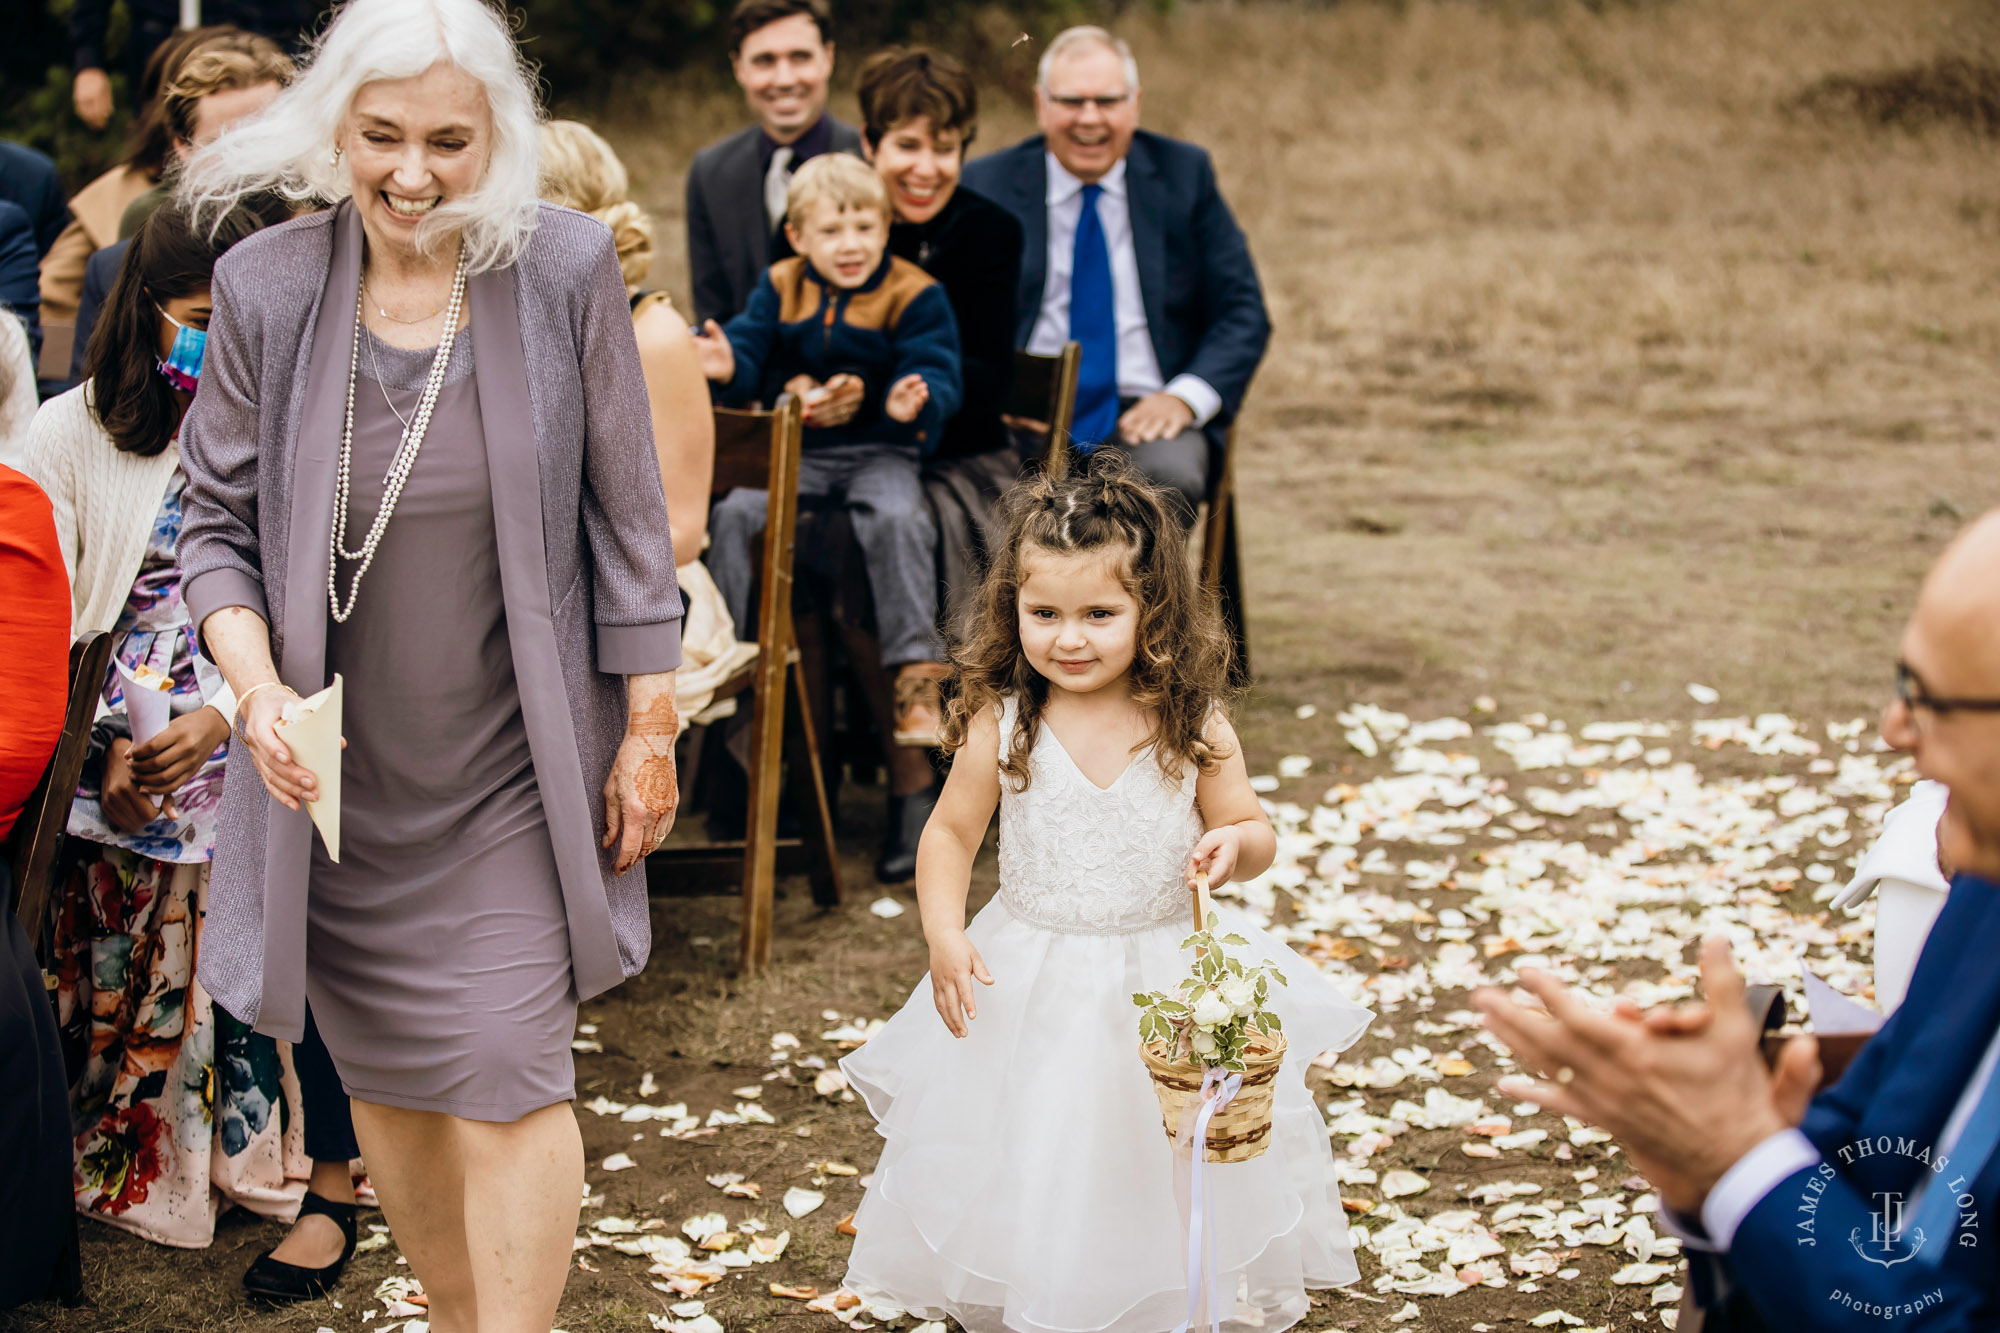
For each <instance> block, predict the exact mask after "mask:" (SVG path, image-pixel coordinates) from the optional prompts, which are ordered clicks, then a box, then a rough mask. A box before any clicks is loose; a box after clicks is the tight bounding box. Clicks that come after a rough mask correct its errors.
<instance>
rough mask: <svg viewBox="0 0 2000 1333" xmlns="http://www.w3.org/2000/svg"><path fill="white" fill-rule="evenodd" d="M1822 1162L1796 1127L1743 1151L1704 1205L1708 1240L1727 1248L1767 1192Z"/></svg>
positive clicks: (1702, 1210) (1717, 1246) (1814, 1149)
mask: <svg viewBox="0 0 2000 1333" xmlns="http://www.w3.org/2000/svg"><path fill="white" fill-rule="evenodd" d="M1819 1161H1820V1156H1819V1149H1817V1148H1815V1147H1813V1144H1812V1140H1811V1139H1809V1138H1807V1137H1806V1136H1805V1135H1803V1134H1801V1133H1800V1132H1799V1131H1798V1130H1796V1129H1786V1130H1780V1131H1779V1132H1778V1133H1776V1134H1773V1135H1772V1136H1771V1137H1770V1138H1768V1139H1765V1140H1764V1141H1763V1142H1762V1143H1760V1144H1758V1145H1757V1146H1756V1147H1754V1148H1752V1149H1751V1150H1750V1151H1749V1152H1747V1153H1744V1154H1743V1156H1742V1157H1740V1158H1739V1159H1737V1162H1736V1165H1734V1166H1732V1167H1730V1168H1729V1169H1728V1170H1727V1171H1725V1172H1723V1173H1722V1179H1720V1180H1718V1181H1716V1182H1715V1188H1714V1189H1712V1190H1710V1191H1709V1192H1708V1198H1707V1200H1706V1201H1705V1202H1703V1204H1702V1205H1701V1223H1702V1227H1703V1229H1704V1230H1706V1231H1707V1232H1708V1239H1709V1243H1710V1244H1712V1245H1713V1246H1714V1247H1715V1248H1716V1249H1718V1250H1727V1249H1728V1248H1729V1244H1730V1242H1731V1241H1733V1240H1735V1239H1736V1228H1738V1227H1740V1226H1742V1225H1743V1219H1744V1218H1746V1217H1748V1216H1749V1215H1750V1210H1751V1209H1753V1208H1755V1207H1756V1206H1757V1205H1758V1204H1759V1203H1761V1202H1763V1199H1764V1196H1765V1195H1766V1194H1769V1193H1770V1192H1771V1191H1772V1190H1773V1189H1776V1188H1777V1187H1778V1185H1780V1184H1781V1183H1783V1182H1784V1181H1785V1180H1787V1179H1789V1178H1790V1177H1792V1176H1793V1175H1796V1174H1797V1173H1798V1172H1800V1171H1802V1170H1808V1169H1810V1168H1812V1167H1815V1166H1817V1165H1819ZM1663 1215H1664V1214H1663Z"/></svg>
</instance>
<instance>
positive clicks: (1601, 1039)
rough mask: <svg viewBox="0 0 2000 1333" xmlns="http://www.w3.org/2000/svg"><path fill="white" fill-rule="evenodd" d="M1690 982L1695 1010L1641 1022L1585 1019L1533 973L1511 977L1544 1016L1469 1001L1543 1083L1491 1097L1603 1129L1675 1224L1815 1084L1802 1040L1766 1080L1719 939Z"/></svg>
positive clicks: (1559, 990)
mask: <svg viewBox="0 0 2000 1333" xmlns="http://www.w3.org/2000/svg"><path fill="white" fill-rule="evenodd" d="M1701 972H1702V989H1703V992H1704V995H1705V1002H1704V1003H1701V1004H1698V1005H1690V1006H1685V1007H1682V1008H1680V1009H1674V1010H1666V1011H1654V1012H1652V1013H1646V1014H1641V1013H1639V1012H1638V1010H1637V1008H1636V1006H1633V1005H1630V1004H1622V1005H1619V1006H1618V1007H1616V1008H1615V1009H1614V1010H1613V1011H1612V1012H1610V1013H1604V1012H1601V1011H1599V1010H1595V1009H1592V1008H1590V1007H1589V1006H1587V1005H1586V1004H1585V1003H1584V1002H1583V1001H1582V1000H1580V999H1579V998H1578V997H1577V996H1576V995H1575V994H1573V993H1572V992H1571V991H1569V990H1568V989H1567V988H1566V987H1564V986H1563V985H1562V984H1561V983H1560V982H1558V981H1557V980H1556V979H1555V978H1554V977H1552V976H1550V975H1549V974H1548V973H1546V972H1543V971H1540V970H1539V969H1536V968H1523V969H1522V970H1521V985H1522V987H1523V988H1524V989H1526V990H1527V991H1529V992H1530V993H1531V994H1533V995H1534V996H1535V997H1536V998H1537V999H1539V1000H1540V1001H1541V1002H1542V1004H1543V1005H1544V1006H1545V1012H1537V1011H1536V1010H1534V1009H1532V1008H1530V1007H1528V1006H1525V1005H1521V1004H1517V1003H1516V1002H1515V1001H1513V1000H1511V999H1509V998H1508V997H1507V996H1506V995H1504V994H1502V993H1501V992H1499V991H1497V990H1493V989H1490V988H1489V989H1485V990H1481V991H1477V992H1475V993H1474V995H1473V1004H1474V1006H1475V1007H1476V1008H1478V1009H1479V1010H1480V1011H1481V1012H1482V1013H1483V1014H1484V1015H1485V1017H1486V1026H1487V1028H1488V1029H1490V1030H1491V1031H1492V1033H1493V1035H1494V1036H1496V1037H1498V1038H1499V1039H1500V1040H1501V1041H1502V1042H1504V1043H1505V1044H1506V1046H1507V1048H1508V1049H1509V1050H1510V1051H1512V1052H1513V1053H1514V1055H1515V1056H1516V1057H1517V1058H1519V1059H1520V1061H1521V1062H1522V1063H1523V1064H1525V1065H1527V1066H1529V1067H1530V1068H1533V1069H1537V1070H1539V1071H1541V1073H1542V1075H1543V1078H1544V1081H1542V1082H1534V1081H1531V1080H1528V1079H1524V1078H1520V1077H1515V1078H1512V1079H1508V1080H1503V1081H1502V1083H1501V1084H1500V1088H1501V1091H1502V1092H1503V1093H1505V1094H1506V1095H1508V1096H1513V1097H1522V1098H1526V1099H1528V1100H1530V1101H1533V1102H1536V1103H1538V1104H1540V1105H1541V1106H1542V1108H1543V1109H1545V1110H1547V1111H1551V1112H1553V1113H1555V1114H1557V1115H1566V1116H1575V1117H1576V1118H1577V1119H1579V1120H1587V1121H1590V1122H1591V1123H1592V1124H1597V1125H1602V1126H1603V1127H1604V1128H1606V1129H1608V1130H1610V1131H1611V1132H1612V1133H1613V1134H1614V1135H1616V1136H1617V1137H1618V1139H1619V1141H1620V1142H1621V1143H1622V1144H1624V1146H1625V1148H1626V1149H1627V1151H1629V1152H1630V1153H1631V1154H1632V1160H1633V1163H1634V1164H1635V1165H1636V1166H1638V1167H1639V1169H1640V1170H1641V1171H1643V1172H1644V1173H1645V1174H1646V1176H1647V1178H1648V1179H1650V1180H1651V1181H1652V1182H1653V1184H1654V1186H1655V1187H1657V1188H1658V1189H1659V1191H1660V1197H1661V1199H1662V1200H1664V1201H1665V1202H1666V1204H1667V1206H1668V1207H1670V1208H1672V1209H1674V1210H1675V1211H1676V1212H1679V1213H1683V1214H1694V1213H1697V1212H1699V1211H1700V1208H1701V1205H1702V1201H1703V1200H1704V1199H1706V1198H1707V1197H1708V1192H1709V1190H1710V1189H1712V1188H1714V1186H1715V1183H1716V1181H1718V1180H1720V1179H1721V1178H1722V1175H1723V1173H1724V1172H1726V1171H1727V1170H1728V1169H1729V1168H1730V1167H1731V1166H1732V1165H1734V1164H1735V1163H1736V1162H1738V1161H1739V1160H1741V1159H1742V1157H1743V1156H1744V1154H1746V1153H1748V1152H1749V1151H1750V1150H1751V1149H1752V1148H1754V1147H1756V1146H1757V1145H1758V1144H1759V1143H1761V1142H1763V1141H1764V1139H1766V1138H1767V1137H1769V1136H1770V1135H1772V1134H1775V1133H1777V1132H1779V1131H1780V1130H1783V1129H1786V1128H1788V1127H1790V1126H1792V1125H1796V1124H1797V1123H1798V1121H1799V1118H1800V1117H1801V1116H1802V1115H1803V1114H1804V1111H1805V1106H1806V1103H1807V1102H1808V1101H1809V1100H1810V1099H1811V1096H1812V1090H1813V1088H1814V1087H1815V1085H1816V1084H1817V1083H1818V1081H1819V1060H1818V1057H1817V1052H1816V1049H1815V1046H1814V1043H1813V1042H1812V1040H1811V1038H1799V1039H1795V1040H1794V1041H1792V1042H1791V1043H1789V1044H1788V1045H1787V1046H1786V1047H1785V1051H1784V1054H1783V1055H1782V1056H1781V1057H1780V1059H1779V1061H1778V1067H1777V1069H1776V1071H1775V1072H1773V1073H1767V1072H1766V1071H1765V1068H1764V1062H1763V1059H1762V1057H1761V1056H1760V1054H1759V1052H1758V1032H1757V1026H1756V1024H1755V1023H1754V1022H1753V1021H1752V1020H1751V1017H1750V1011H1749V1009H1748V1007H1747V1006H1746V1005H1745V1004H1744V1001H1743V977H1742V974H1741V973H1739V972H1738V971H1737V970H1736V967H1735V965H1734V963H1732V962H1731V960H1730V955H1729V945H1728V942H1727V941H1726V940H1722V939H1719V938H1718V939H1711V940H1709V941H1708V942H1707V943H1706V944H1705V945H1704V946H1703V948H1702V955H1701Z"/></svg>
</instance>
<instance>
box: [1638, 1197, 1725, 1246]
mask: <svg viewBox="0 0 2000 1333" xmlns="http://www.w3.org/2000/svg"><path fill="white" fill-rule="evenodd" d="M1653 1216H1654V1217H1655V1218H1656V1219H1657V1220H1658V1221H1659V1224H1660V1230H1662V1231H1664V1232H1666V1233H1667V1234H1668V1235H1669V1236H1672V1237H1673V1238H1674V1239H1675V1240H1677V1241H1679V1242H1680V1243H1681V1246H1682V1248H1684V1249H1689V1250H1702V1251H1705V1252H1706V1253H1709V1254H1713V1253H1715V1251H1716V1246H1715V1242H1714V1241H1712V1240H1710V1239H1709V1238H1708V1233H1707V1232H1706V1231H1704V1230H1703V1229H1702V1225H1701V1219H1700V1218H1699V1217H1689V1216H1688V1215H1687V1214H1686V1213H1677V1212H1675V1211H1674V1210H1673V1209H1671V1208H1669V1207H1667V1205H1666V1204H1665V1203H1664V1202H1663V1203H1661V1204H1660V1208H1659V1211H1658V1212H1656V1213H1655V1214H1653Z"/></svg>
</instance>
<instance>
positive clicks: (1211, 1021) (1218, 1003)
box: [1194, 991, 1236, 1029]
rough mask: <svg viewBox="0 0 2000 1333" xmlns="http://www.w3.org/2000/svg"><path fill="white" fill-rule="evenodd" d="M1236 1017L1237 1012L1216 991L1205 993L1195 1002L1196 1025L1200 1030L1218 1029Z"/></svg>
mask: <svg viewBox="0 0 2000 1333" xmlns="http://www.w3.org/2000/svg"><path fill="white" fill-rule="evenodd" d="M1234 1017H1236V1010H1235V1009H1234V1008H1232V1007H1231V1006H1230V1003H1229V1001H1228V1000H1225V999H1224V998H1223V997H1222V996H1221V995H1219V994H1217V993H1216V992H1214V991H1204V992H1202V996H1201V998H1200V999H1199V1000H1196V1001H1195V1002H1194V1025H1195V1026H1196V1027H1198V1028H1210V1029H1213V1028H1217V1027H1220V1026H1221V1025H1222V1024H1224V1023H1227V1022H1228V1021H1229V1020H1230V1019H1232V1018H1234Z"/></svg>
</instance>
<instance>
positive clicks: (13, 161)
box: [0, 139, 69, 259]
mask: <svg viewBox="0 0 2000 1333" xmlns="http://www.w3.org/2000/svg"><path fill="white" fill-rule="evenodd" d="M0 199H5V200H7V201H8V202H9V203H14V204H19V205H20V206H21V211H22V212H24V213H26V214H27V215H28V221H30V222H31V223H33V224H34V227H35V257H36V258H37V259H40V258H41V257H42V256H43V255H45V254H47V253H48V252H49V247H50V246H52V245H54V244H55V243H56V237H58V236H60V235H62V229H63V228H64V227H67V226H68V225H69V199H68V198H67V197H66V196H65V195H64V194H63V188H62V181H61V180H60V179H59V178H58V177H57V175H56V164H55V163H53V162H51V161H49V159H48V155H47V154H45V153H39V152H37V151H35V150H34V149H32V148H30V147H28V146H27V145H26V144H20V143H11V142H8V141H7V140H4V139H0Z"/></svg>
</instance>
